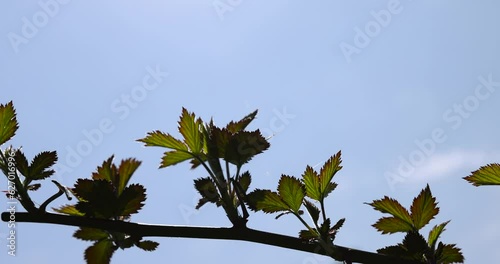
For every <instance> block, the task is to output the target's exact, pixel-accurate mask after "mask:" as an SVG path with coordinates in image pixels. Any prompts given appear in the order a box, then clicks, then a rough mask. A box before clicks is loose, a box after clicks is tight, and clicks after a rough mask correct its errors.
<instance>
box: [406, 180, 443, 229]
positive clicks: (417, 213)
mask: <svg viewBox="0 0 500 264" xmlns="http://www.w3.org/2000/svg"><path fill="white" fill-rule="evenodd" d="M410 211H411V218H412V220H413V225H414V227H415V228H416V229H417V230H419V229H421V228H422V227H424V226H425V225H427V224H428V223H429V221H431V219H433V218H434V216H436V215H437V214H438V213H439V208H438V207H437V203H436V198H434V197H432V193H431V189H430V188H429V185H427V187H425V189H424V190H422V191H421V192H420V194H419V195H418V196H417V197H416V198H415V199H413V203H412V205H411V208H410Z"/></svg>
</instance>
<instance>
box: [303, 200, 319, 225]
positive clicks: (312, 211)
mask: <svg viewBox="0 0 500 264" xmlns="http://www.w3.org/2000/svg"><path fill="white" fill-rule="evenodd" d="M304 206H305V207H306V209H307V212H309V215H310V216H311V218H312V220H313V221H314V223H315V224H317V223H318V219H319V213H320V211H319V209H318V207H316V206H315V205H314V204H313V203H311V202H310V201H308V200H306V199H304Z"/></svg>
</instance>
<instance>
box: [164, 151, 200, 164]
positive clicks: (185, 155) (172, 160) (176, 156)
mask: <svg viewBox="0 0 500 264" xmlns="http://www.w3.org/2000/svg"><path fill="white" fill-rule="evenodd" d="M188 159H193V155H192V154H190V153H189V152H185V151H180V150H173V151H168V152H165V153H164V155H163V158H162V160H161V164H160V168H166V167H168V166H172V165H175V164H178V163H181V162H183V161H186V160H188ZM193 160H195V159H193Z"/></svg>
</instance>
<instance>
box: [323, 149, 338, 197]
mask: <svg viewBox="0 0 500 264" xmlns="http://www.w3.org/2000/svg"><path fill="white" fill-rule="evenodd" d="M340 156H341V152H340V151H339V152H337V154H335V155H334V156H332V157H331V158H330V159H329V160H328V161H327V162H325V164H324V165H323V167H322V168H321V171H320V172H319V181H320V186H321V194H322V197H323V198H325V197H327V196H328V194H329V193H330V192H331V191H333V189H335V186H336V184H332V183H331V181H332V179H333V176H335V174H336V173H337V172H338V171H339V170H341V169H342V166H340V163H342V159H341V158H340Z"/></svg>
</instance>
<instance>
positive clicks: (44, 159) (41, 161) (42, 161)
mask: <svg viewBox="0 0 500 264" xmlns="http://www.w3.org/2000/svg"><path fill="white" fill-rule="evenodd" d="M56 161H57V153H56V152H55V151H44V152H41V153H39V154H38V155H36V156H35V157H34V158H33V160H32V161H31V164H30V168H29V175H25V176H26V177H27V178H29V179H32V180H42V179H45V178H47V177H50V176H51V175H52V174H54V170H47V169H48V168H50V167H51V166H52V165H54V164H55V163H56ZM23 175H24V174H23Z"/></svg>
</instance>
